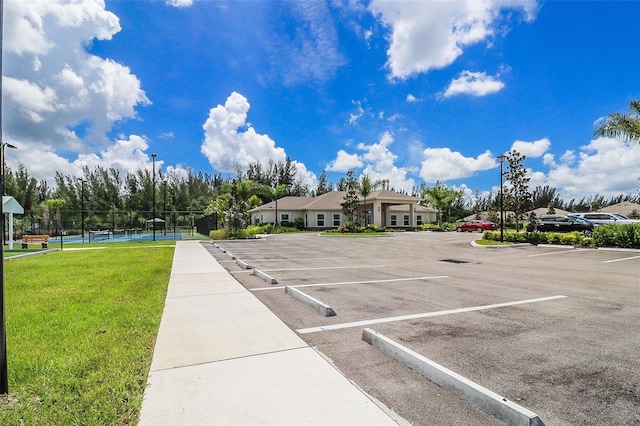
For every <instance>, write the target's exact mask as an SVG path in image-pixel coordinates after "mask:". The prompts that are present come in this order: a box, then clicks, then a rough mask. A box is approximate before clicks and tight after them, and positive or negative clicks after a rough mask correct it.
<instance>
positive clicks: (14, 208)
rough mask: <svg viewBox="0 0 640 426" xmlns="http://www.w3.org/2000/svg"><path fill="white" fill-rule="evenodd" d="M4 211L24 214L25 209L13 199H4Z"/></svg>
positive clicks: (5, 197)
mask: <svg viewBox="0 0 640 426" xmlns="http://www.w3.org/2000/svg"><path fill="white" fill-rule="evenodd" d="M2 211H3V212H4V213H14V214H24V208H23V207H22V206H21V205H20V203H19V202H18V201H16V199H15V198H13V197H7V196H3V197H2Z"/></svg>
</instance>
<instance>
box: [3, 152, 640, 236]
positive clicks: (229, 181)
mask: <svg viewBox="0 0 640 426" xmlns="http://www.w3.org/2000/svg"><path fill="white" fill-rule="evenodd" d="M505 158H506V164H507V170H506V172H505V173H504V178H505V182H507V181H508V182H509V185H508V186H505V187H503V192H502V196H503V206H504V209H505V210H510V211H514V212H516V219H517V220H522V219H524V213H525V212H526V211H528V210H532V209H536V208H539V207H543V208H554V209H563V210H567V211H574V212H585V211H592V210H598V209H600V208H603V207H606V206H609V205H613V204H616V203H620V202H622V201H629V202H638V201H640V196H639V195H638V194H627V195H619V196H615V197H609V198H607V197H605V196H603V195H599V194H596V195H593V196H588V197H583V198H582V199H580V200H576V199H571V200H570V201H565V200H563V199H561V198H560V196H559V194H558V193H557V189H556V188H555V187H551V186H548V185H546V186H537V187H535V188H534V189H533V190H532V191H530V190H529V179H528V177H527V176H526V171H525V168H524V161H525V159H526V157H525V156H524V155H521V154H520V153H518V152H517V151H512V152H510V153H508V154H507V155H506V157H505ZM54 181H55V186H54V187H50V186H49V184H48V183H47V182H46V181H44V180H42V181H37V180H36V179H35V178H34V177H32V176H30V175H29V172H28V170H27V169H26V167H25V166H24V165H22V164H20V165H19V166H18V168H17V170H11V169H10V168H7V170H6V174H5V194H7V195H11V196H13V197H14V198H16V200H17V201H18V202H19V203H20V204H21V205H22V206H23V207H24V209H25V215H24V216H23V219H22V221H23V222H24V223H23V225H26V226H28V223H30V222H34V221H38V220H42V221H45V222H49V221H51V220H53V218H52V217H51V215H52V213H53V212H57V214H58V215H59V214H60V211H64V212H66V216H65V217H66V220H67V222H72V223H75V224H77V223H79V221H80V218H81V214H82V211H84V212H85V216H86V218H87V220H89V222H88V224H89V226H93V227H98V228H109V227H115V226H116V224H115V223H114V222H115V220H114V212H127V214H128V216H127V217H126V218H124V217H120V219H119V220H120V221H121V222H124V221H129V222H133V223H135V224H141V223H143V221H144V220H147V219H149V218H150V214H151V212H152V211H153V210H154V205H153V202H154V195H155V203H156V204H155V209H156V213H158V212H163V213H164V212H178V215H182V216H185V215H186V214H187V213H188V214H190V215H191V216H193V214H197V215H200V216H201V215H203V214H209V213H212V212H217V213H218V217H219V218H220V224H221V225H222V224H223V220H224V218H225V214H226V212H227V211H229V210H230V209H231V208H232V207H233V208H235V209H236V210H237V211H238V212H241V214H240V219H242V222H238V224H237V225H240V224H248V218H247V213H246V212H247V211H248V210H249V209H251V208H253V207H256V206H258V205H261V204H264V203H268V202H270V201H274V200H276V201H277V200H278V199H279V198H281V197H283V196H285V195H293V196H301V197H304V196H317V195H321V194H324V193H326V192H330V191H333V190H339V191H347V192H348V194H349V197H346V198H347V199H346V200H345V201H346V206H347V207H346V209H347V211H346V213H345V214H347V217H348V218H349V222H352V223H354V224H360V225H366V224H367V223H366V216H361V217H360V218H358V217H357V216H356V211H357V210H358V201H357V199H358V196H359V197H360V199H361V200H362V201H361V202H362V204H363V205H366V200H367V197H368V196H369V194H370V193H371V192H372V191H374V190H376V189H380V188H382V189H391V190H393V188H390V186H389V181H388V180H373V179H371V178H370V177H369V176H368V175H367V174H364V175H362V176H361V177H360V179H358V180H356V179H355V174H354V173H353V171H351V172H348V173H347V174H346V176H345V177H343V178H341V179H340V180H339V181H338V183H337V184H336V185H334V184H333V183H331V182H329V181H328V180H327V175H326V172H325V171H323V172H322V174H321V175H320V178H319V179H318V185H317V187H316V188H309V187H308V185H307V184H305V183H304V182H303V181H302V180H301V179H300V178H298V177H297V168H296V166H295V164H294V163H293V162H292V161H291V160H290V159H289V158H287V160H286V161H283V162H273V161H270V162H269V163H268V164H267V165H266V166H264V165H262V164H261V163H258V162H255V163H252V164H250V165H249V167H248V169H247V171H246V172H244V171H242V169H240V168H239V167H237V169H236V172H235V176H227V177H223V176H222V175H221V174H214V175H211V174H207V173H202V172H198V173H196V172H194V171H193V170H192V169H187V170H186V173H177V172H172V173H167V172H164V171H162V170H158V171H156V173H155V185H154V176H153V173H152V171H150V170H149V169H140V170H137V171H136V172H135V173H127V174H126V175H125V176H122V175H121V174H120V172H119V171H118V170H117V169H114V168H104V167H101V166H96V167H94V168H93V169H91V168H89V167H84V168H83V169H82V176H81V177H77V176H75V175H70V174H63V173H62V172H59V171H58V172H56V174H55V178H54ZM154 191H155V194H154ZM411 195H413V196H416V197H420V198H421V200H422V204H424V205H430V206H432V207H435V208H436V209H438V210H439V211H441V212H442V214H441V215H439V218H438V220H439V221H440V222H442V221H447V222H449V221H455V220H459V219H461V218H463V217H466V216H469V215H472V214H474V213H476V214H479V213H480V212H486V211H490V212H491V211H492V212H496V211H499V209H500V195H501V194H500V192H498V193H496V194H494V193H490V194H487V195H482V196H481V195H480V194H479V193H478V192H476V195H475V197H474V198H473V199H469V198H468V197H465V194H464V192H463V191H461V190H458V189H455V188H450V187H447V186H446V185H444V184H443V183H442V182H436V184H435V185H434V186H427V185H426V184H425V183H422V184H421V185H420V186H419V187H416V188H413V190H412V194H411ZM17 220H20V218H17ZM234 220H235V219H234ZM58 221H60V219H59V217H58ZM360 221H361V222H362V223H359V222H360ZM237 225H236V226H237ZM67 226H68V225H67Z"/></svg>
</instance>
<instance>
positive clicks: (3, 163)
mask: <svg viewBox="0 0 640 426" xmlns="http://www.w3.org/2000/svg"><path fill="white" fill-rule="evenodd" d="M5 147H6V148H11V149H18V147H17V146H15V145H11V144H10V143H8V142H4V143H3V144H2V177H3V178H4V175H6V174H7V166H6V164H5V161H4V148H5ZM3 183H4V182H3ZM2 195H6V192H5V188H4V185H2Z"/></svg>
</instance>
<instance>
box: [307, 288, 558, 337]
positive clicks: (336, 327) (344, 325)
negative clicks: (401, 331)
mask: <svg viewBox="0 0 640 426" xmlns="http://www.w3.org/2000/svg"><path fill="white" fill-rule="evenodd" d="M565 297H567V296H561V295H558V296H549V297H540V298H537V299H527V300H518V301H515V302H505V303H496V304H493V305H483V306H473V307H470V308H459V309H449V310H447V311H436V312H426V313H422V314H413V315H401V316H397V317H388V318H378V319H373V320H365V321H356V322H347V323H342V324H331V325H323V326H320V327H310V328H301V329H299V330H296V331H297V332H298V333H300V334H308V333H317V332H320V331H329V330H341V329H343V328H353V327H363V326H367V325H372V324H381V323H387V322H395V321H406V320H412V319H420V318H429V317H439V316H442V315H451V314H461V313H466V312H474V311H483V310H486V309H496V308H504V307H507V306H516V305H523V304H526V303H537V302H546V301H549V300H555V299H564V298H565Z"/></svg>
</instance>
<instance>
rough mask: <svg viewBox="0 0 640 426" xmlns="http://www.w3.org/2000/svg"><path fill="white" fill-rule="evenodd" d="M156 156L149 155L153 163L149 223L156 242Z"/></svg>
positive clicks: (154, 154)
mask: <svg viewBox="0 0 640 426" xmlns="http://www.w3.org/2000/svg"><path fill="white" fill-rule="evenodd" d="M157 156H158V155H157V154H156V153H155V152H154V153H153V154H151V159H152V162H153V185H152V186H153V192H152V195H151V199H152V201H151V202H152V203H153V207H152V209H153V217H152V218H151V223H152V225H153V241H155V240H156V157H157Z"/></svg>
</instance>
